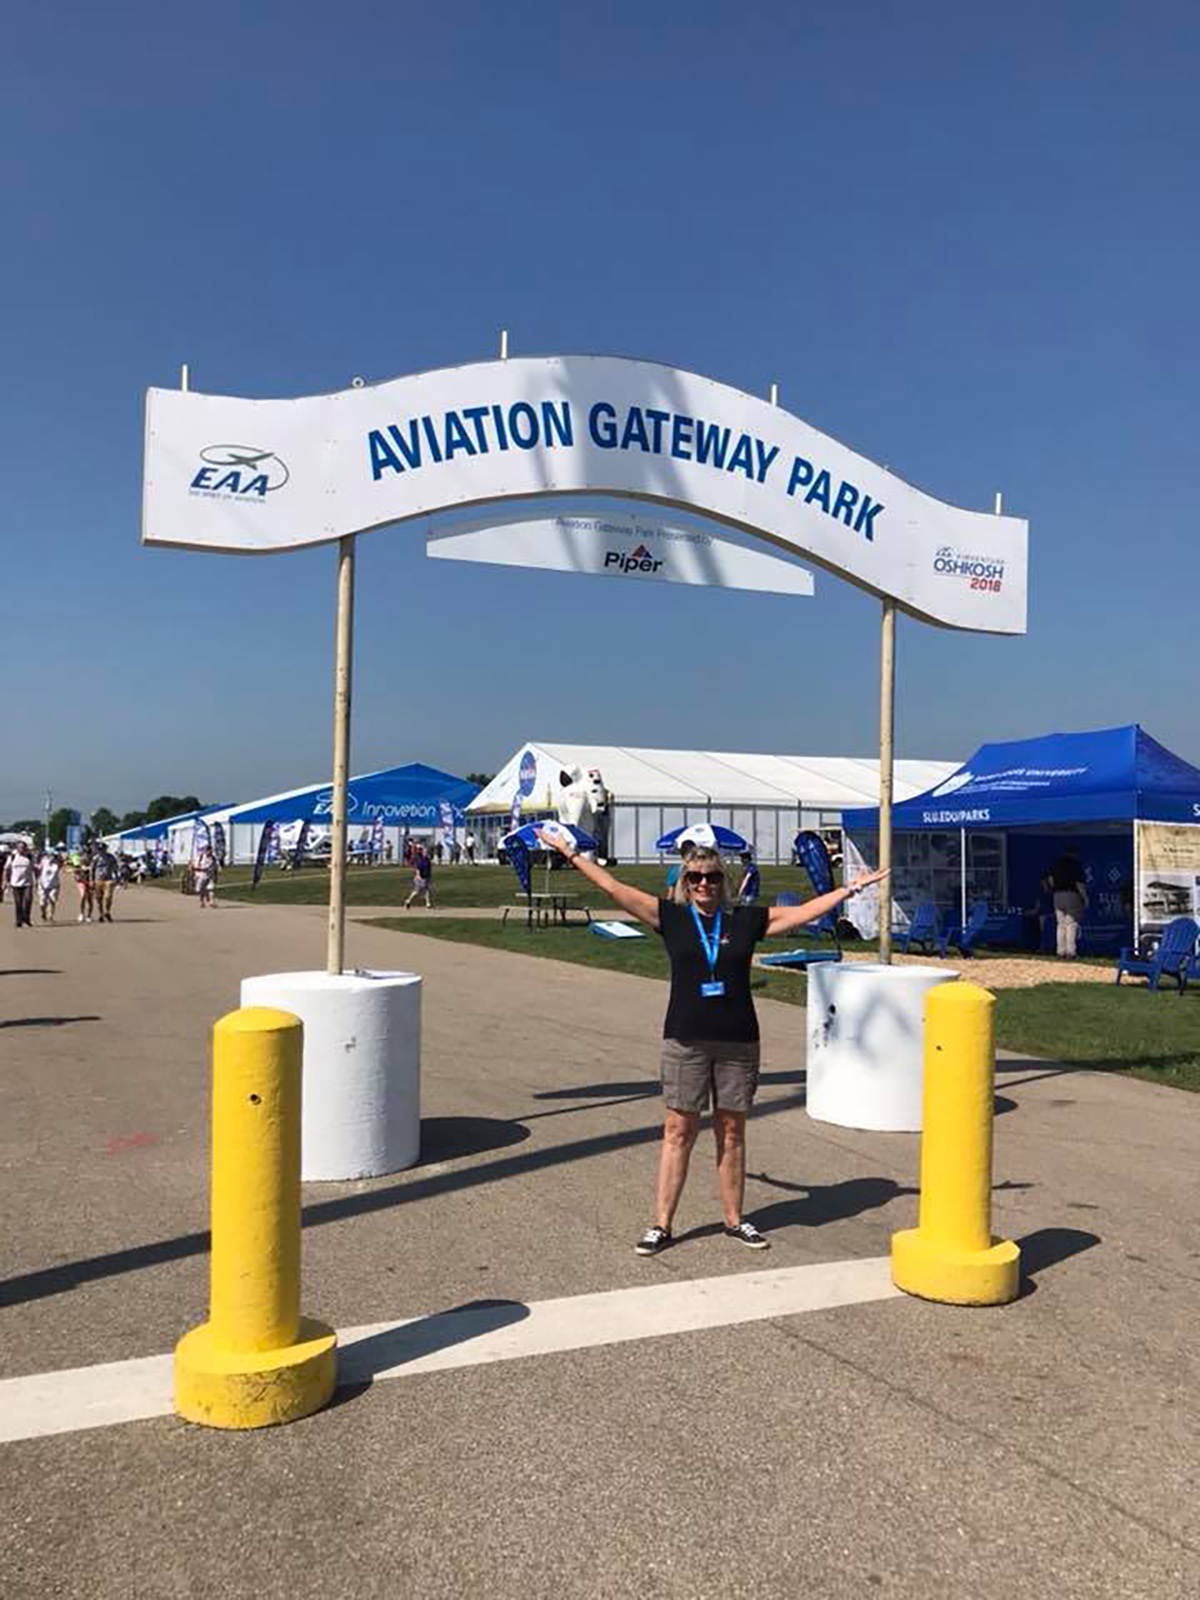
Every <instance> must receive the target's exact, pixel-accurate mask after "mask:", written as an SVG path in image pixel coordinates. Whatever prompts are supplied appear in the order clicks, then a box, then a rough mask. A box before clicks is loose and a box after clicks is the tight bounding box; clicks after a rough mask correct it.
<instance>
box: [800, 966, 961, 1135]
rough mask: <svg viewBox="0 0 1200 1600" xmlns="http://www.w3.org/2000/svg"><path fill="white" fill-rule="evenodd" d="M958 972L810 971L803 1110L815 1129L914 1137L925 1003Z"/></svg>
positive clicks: (917, 1124) (862, 968) (863, 968)
mask: <svg viewBox="0 0 1200 1600" xmlns="http://www.w3.org/2000/svg"><path fill="white" fill-rule="evenodd" d="M957 977H958V973H957V972H954V971H952V970H951V969H949V968H947V967H890V966H884V965H883V963H882V962H877V961H840V962H834V961H827V962H820V963H819V964H818V965H816V966H812V967H809V969H808V1003H807V1007H806V1021H807V1028H808V1092H807V1109H808V1114H809V1116H810V1117H813V1118H815V1119H816V1121H818V1122H832V1123H835V1124H837V1126H838V1127H842V1128H870V1129H874V1130H877V1131H880V1132H884V1133H920V1131H921V1091H922V1080H923V1076H924V1072H923V1058H924V1036H925V1027H924V1015H925V996H926V994H927V993H928V992H929V990H930V989H932V988H933V986H934V985H935V984H938V983H950V982H953V981H954V980H955V979H956V978H957Z"/></svg>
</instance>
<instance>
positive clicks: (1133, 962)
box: [1116, 917, 1200, 994]
mask: <svg viewBox="0 0 1200 1600" xmlns="http://www.w3.org/2000/svg"><path fill="white" fill-rule="evenodd" d="M1198 937H1200V925H1197V924H1196V923H1195V922H1193V920H1192V919H1191V917H1176V918H1175V920H1174V922H1168V923H1167V925H1166V927H1165V928H1164V929H1163V934H1162V938H1161V939H1160V940H1159V942H1158V946H1157V948H1156V949H1154V950H1151V951H1142V950H1135V949H1132V948H1131V947H1130V946H1129V945H1126V946H1125V948H1124V949H1123V950H1122V951H1121V954H1120V955H1119V956H1118V957H1117V979H1116V981H1117V982H1118V983H1120V981H1121V974H1122V973H1123V972H1131V973H1134V974H1136V975H1137V976H1139V977H1144V978H1145V980H1146V988H1147V989H1157V988H1158V980H1159V979H1160V978H1162V977H1167V978H1174V979H1175V982H1176V983H1177V984H1178V985H1179V993H1180V994H1182V993H1183V991H1184V989H1185V988H1186V987H1187V980H1188V977H1189V975H1190V974H1191V973H1192V970H1193V965H1194V963H1195V962H1196V940H1197V938H1198ZM1195 976H1197V977H1200V971H1196V972H1195Z"/></svg>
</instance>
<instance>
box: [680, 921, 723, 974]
mask: <svg viewBox="0 0 1200 1600" xmlns="http://www.w3.org/2000/svg"><path fill="white" fill-rule="evenodd" d="M688 909H689V910H690V911H691V913H692V921H693V922H694V923H695V924H696V932H697V933H698V934H699V935H700V943H701V945H702V946H703V949H704V955H705V958H706V959H707V961H708V975H709V977H710V978H713V977H715V976H716V972H717V957H718V955H719V954H720V950H721V913H720V912H719V911H718V912H717V920H716V921H715V922H714V923H713V931H712V935H711V937H710V936H709V935H708V934H707V933H705V931H704V924H703V923H702V922H701V920H700V913H699V912H698V911H697V910H696V908H695V906H689V907H688Z"/></svg>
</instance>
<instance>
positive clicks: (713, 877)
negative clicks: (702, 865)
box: [683, 872, 725, 889]
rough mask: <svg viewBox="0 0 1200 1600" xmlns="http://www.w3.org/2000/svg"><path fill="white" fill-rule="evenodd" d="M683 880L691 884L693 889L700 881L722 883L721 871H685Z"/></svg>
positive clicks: (723, 877)
mask: <svg viewBox="0 0 1200 1600" xmlns="http://www.w3.org/2000/svg"><path fill="white" fill-rule="evenodd" d="M683 876H684V880H685V881H686V882H687V883H689V884H691V886H692V888H693V889H698V888H699V887H700V885H701V884H702V883H713V884H716V883H724V881H725V874H724V873H723V872H685V873H684V875H683Z"/></svg>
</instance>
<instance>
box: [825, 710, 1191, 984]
mask: <svg viewBox="0 0 1200 1600" xmlns="http://www.w3.org/2000/svg"><path fill="white" fill-rule="evenodd" d="M892 816H893V827H894V829H895V836H894V846H893V876H892V900H893V908H892V917H893V927H900V928H903V927H907V925H908V923H909V921H910V920H911V917H912V915H913V912H914V910H915V909H916V907H917V906H918V905H921V904H924V903H928V902H932V903H933V904H935V905H936V906H937V908H938V911H939V913H940V914H941V916H942V918H943V921H944V922H945V921H959V920H961V921H963V922H965V921H966V913H967V908H968V907H969V906H972V905H974V904H975V903H976V902H978V901H986V902H987V905H988V909H989V919H988V924H987V929H986V938H987V939H988V940H990V941H993V942H995V943H1002V944H1007V945H1014V946H1018V947H1026V948H1031V949H1039V948H1044V947H1045V939H1046V926H1045V923H1046V917H1047V914H1048V912H1049V910H1050V903H1049V898H1048V895H1047V892H1046V890H1045V889H1044V888H1043V884H1044V880H1045V878H1046V875H1047V873H1048V872H1049V870H1050V868H1051V867H1052V865H1053V864H1054V862H1055V861H1056V860H1057V859H1058V858H1059V857H1060V856H1062V855H1064V854H1066V853H1070V854H1071V855H1073V856H1075V857H1076V858H1077V859H1078V861H1079V862H1080V864H1081V865H1082V867H1083V869H1084V876H1085V879H1086V883H1087V888H1088V904H1087V908H1086V911H1085V913H1084V918H1083V924H1082V939H1083V943H1082V948H1083V950H1084V951H1085V952H1086V953H1088V954H1101V953H1105V954H1106V953H1115V952H1116V951H1117V950H1118V949H1119V948H1120V947H1121V946H1122V945H1125V944H1129V943H1130V942H1131V940H1134V939H1136V938H1137V937H1139V936H1140V934H1141V933H1142V932H1144V931H1153V930H1154V929H1156V928H1160V927H1162V926H1164V925H1165V924H1166V923H1167V922H1169V921H1170V920H1171V919H1172V917H1176V916H1180V915H1185V916H1197V915H1198V914H1200V768H1197V767H1194V766H1192V765H1191V764H1190V763H1189V762H1187V761H1184V760H1183V759H1182V758H1181V757H1179V756H1177V755H1175V754H1173V753H1172V752H1171V751H1170V750H1168V749H1167V748H1166V747H1165V746H1164V745H1161V744H1159V743H1158V741H1157V740H1156V739H1152V738H1151V737H1150V735H1149V734H1148V733H1146V732H1145V731H1144V730H1143V729H1142V728H1141V727H1140V726H1139V725H1138V724H1136V723H1133V724H1131V725H1129V726H1128V727H1123V728H1100V729H1097V730H1096V731H1094V732H1091V733H1054V734H1047V735H1045V736H1044V737H1042V738H1038V739H1022V740H1016V741H1013V742H1010V743H1005V744H985V745H981V746H980V748H979V749H978V750H977V751H976V752H975V754H974V755H973V756H972V757H971V758H970V760H969V761H968V762H966V764H965V765H964V766H962V767H961V768H960V769H959V770H958V771H957V772H955V773H954V774H953V775H952V776H951V777H949V778H947V779H946V780H945V781H944V782H942V783H939V784H937V785H936V786H935V787H934V788H932V789H930V790H929V791H928V792H927V793H925V794H921V795H917V796H916V797H915V798H914V799H911V800H905V801H902V802H901V803H900V804H899V805H897V806H895V807H894V808H893V813H892ZM842 826H843V828H844V830H845V834H846V870H847V872H854V871H859V870H862V868H863V867H864V866H874V864H875V862H876V861H877V859H878V848H879V846H878V826H879V813H878V811H877V810H876V809H875V808H873V807H872V808H870V809H861V810H853V811H843V813H842ZM851 909H852V913H853V917H854V921H855V924H856V926H857V927H858V929H859V931H860V932H861V933H862V934H863V935H864V937H874V935H875V934H876V933H877V932H878V922H879V913H878V900H877V897H875V896H867V895H863V896H860V897H858V899H857V900H855V901H854V902H851ZM1050 948H1053V943H1052V942H1051V944H1050Z"/></svg>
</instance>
